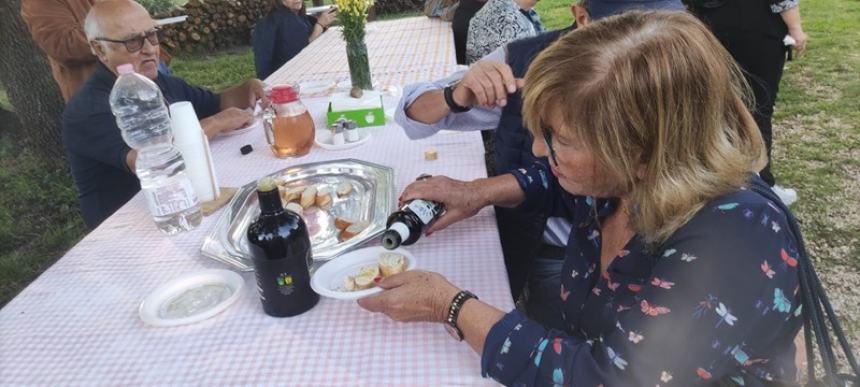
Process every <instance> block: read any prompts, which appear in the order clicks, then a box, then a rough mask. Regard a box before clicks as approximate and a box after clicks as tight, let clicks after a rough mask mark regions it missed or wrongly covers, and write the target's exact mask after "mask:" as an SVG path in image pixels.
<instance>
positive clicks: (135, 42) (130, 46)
mask: <svg viewBox="0 0 860 387" xmlns="http://www.w3.org/2000/svg"><path fill="white" fill-rule="evenodd" d="M159 31H161V29H160V28H158V27H156V28H153V29H151V30H149V31H147V32H145V33H144V34H143V35H139V36H135V37H133V38H129V39H125V40H116V39H108V38H95V40H98V41H102V42H111V43H122V44H124V45H125V49H126V50H128V52H130V53H135V52H138V51H140V50H142V49H143V44H144V43H143V41H144V39H145V40H148V41H149V44H151V45H153V46H157V45H158V33H159Z"/></svg>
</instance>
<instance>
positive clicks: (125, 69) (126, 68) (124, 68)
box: [116, 63, 134, 75]
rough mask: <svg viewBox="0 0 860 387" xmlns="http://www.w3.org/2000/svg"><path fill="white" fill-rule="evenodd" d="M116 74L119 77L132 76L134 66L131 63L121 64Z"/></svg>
mask: <svg viewBox="0 0 860 387" xmlns="http://www.w3.org/2000/svg"><path fill="white" fill-rule="evenodd" d="M116 72H117V74H119V75H125V74H131V73H133V72H134V66H133V65H132V64H131V63H125V64H121V65H119V66H117V67H116Z"/></svg>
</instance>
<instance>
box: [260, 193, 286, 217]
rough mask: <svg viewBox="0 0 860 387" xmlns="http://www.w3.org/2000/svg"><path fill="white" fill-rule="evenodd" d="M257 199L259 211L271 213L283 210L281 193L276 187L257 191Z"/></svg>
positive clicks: (266, 213)
mask: <svg viewBox="0 0 860 387" xmlns="http://www.w3.org/2000/svg"><path fill="white" fill-rule="evenodd" d="M257 200H258V201H259V202H260V213H262V214H265V215H271V214H274V213H277V212H279V211H283V210H284V207H283V204H281V193H280V192H279V191H278V189H277V188H275V189H273V190H270V191H257Z"/></svg>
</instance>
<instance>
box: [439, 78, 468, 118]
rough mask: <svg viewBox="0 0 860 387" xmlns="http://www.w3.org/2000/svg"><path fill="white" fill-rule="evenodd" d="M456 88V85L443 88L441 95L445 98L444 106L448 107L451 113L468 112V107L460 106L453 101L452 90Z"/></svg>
mask: <svg viewBox="0 0 860 387" xmlns="http://www.w3.org/2000/svg"><path fill="white" fill-rule="evenodd" d="M455 87H457V84H456V83H453V84H450V85H448V86H445V88H444V89H443V91H442V94H443V95H444V96H445V104H446V105H448V109H450V110H451V112H452V113H465V112H467V111H469V110H472V108H471V107H468V106H460V105H458V104H457V102H456V101H454V88H455Z"/></svg>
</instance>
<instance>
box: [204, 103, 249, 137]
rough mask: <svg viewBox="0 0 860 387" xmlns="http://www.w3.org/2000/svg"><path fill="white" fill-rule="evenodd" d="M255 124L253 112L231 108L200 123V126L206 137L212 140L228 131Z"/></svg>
mask: <svg viewBox="0 0 860 387" xmlns="http://www.w3.org/2000/svg"><path fill="white" fill-rule="evenodd" d="M253 122H254V115H253V114H252V113H251V112H249V111H247V110H243V109H238V108H235V107H231V108H227V109H226V110H222V111H221V112H220V113H218V114H216V115H214V116H211V117H208V118H205V119H204V120H203V121H200V126H201V127H203V132H204V133H206V137H209V138H210V139H211V138H215V136H217V135H219V134H221V133H224V132H226V131H230V130H236V129H240V128H244V127H246V126H248V125H250V124H252V123H253Z"/></svg>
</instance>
